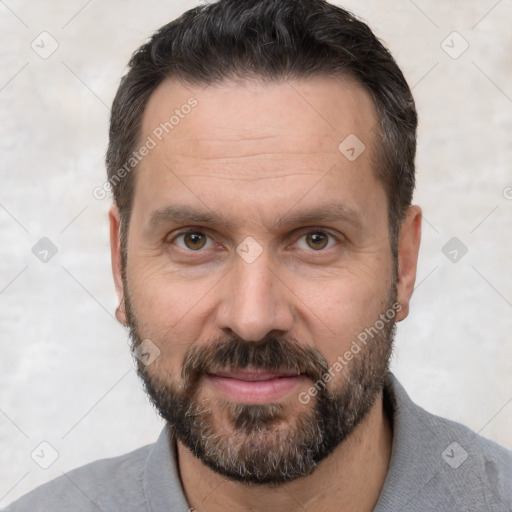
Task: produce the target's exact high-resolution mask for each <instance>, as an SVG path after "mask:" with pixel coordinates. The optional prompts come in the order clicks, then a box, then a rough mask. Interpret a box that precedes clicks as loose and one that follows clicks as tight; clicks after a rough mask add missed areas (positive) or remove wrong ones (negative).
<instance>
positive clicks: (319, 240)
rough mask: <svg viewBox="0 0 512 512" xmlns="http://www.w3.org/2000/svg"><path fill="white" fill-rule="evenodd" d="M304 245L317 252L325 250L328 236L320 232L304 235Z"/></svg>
mask: <svg viewBox="0 0 512 512" xmlns="http://www.w3.org/2000/svg"><path fill="white" fill-rule="evenodd" d="M306 243H307V244H308V246H309V247H310V248H311V249H314V250H316V251H319V250H321V249H325V248H326V247H327V244H328V243H329V235H327V233H322V232H321V231H314V232H311V233H308V234H307V235H306Z"/></svg>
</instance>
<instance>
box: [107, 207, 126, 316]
mask: <svg viewBox="0 0 512 512" xmlns="http://www.w3.org/2000/svg"><path fill="white" fill-rule="evenodd" d="M108 218H109V221H110V255H111V260H112V275H113V276H114V284H115V286H116V293H117V298H118V300H119V306H118V307H117V308H116V318H117V320H118V321H119V322H120V323H121V324H123V325H126V309H125V304H124V284H123V270H122V264H121V216H120V214H119V208H118V207H117V205H116V204H115V203H114V204H113V205H112V206H111V207H110V210H109V212H108Z"/></svg>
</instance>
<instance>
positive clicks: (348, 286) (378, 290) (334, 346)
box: [296, 272, 389, 364]
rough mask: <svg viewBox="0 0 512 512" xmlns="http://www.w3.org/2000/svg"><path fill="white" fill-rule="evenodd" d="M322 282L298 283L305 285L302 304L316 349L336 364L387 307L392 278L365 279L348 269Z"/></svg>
mask: <svg viewBox="0 0 512 512" xmlns="http://www.w3.org/2000/svg"><path fill="white" fill-rule="evenodd" d="M318 284H319V283H318V282H317V283H314V285H313V284H312V283H311V282H303V283H302V286H300V285H299V283H297V282H296V286H297V287H299V286H300V288H301V290H300V292H299V291H298V293H297V295H299V296H300V297H304V298H305V299H304V303H303V304H302V305H299V306H298V307H300V308H301V310H302V312H303V316H304V318H307V319H308V320H307V321H306V324H308V323H309V325H310V330H311V335H312V339H314V340H315V344H316V348H317V349H318V350H319V351H320V352H321V353H322V354H323V355H324V357H325V358H326V359H327V361H328V363H329V364H332V363H333V362H334V361H335V360H336V359H337V357H338V356H340V355H342V354H344V353H345V351H346V350H348V348H349V347H350V345H351V343H352V341H353V340H354V339H356V338H357V336H358V335H359V334H360V333H361V332H362V331H364V330H365V328H368V327H370V326H372V325H373V324H374V323H375V321H376V320H377V319H378V318H379V315H380V314H381V313H382V312H383V311H384V310H385V308H386V305H387V302H388V292H389V281H388V280H386V279H384V278H383V277H382V276H381V277H380V278H376V277H374V278H373V279H371V280H369V279H361V274H360V273H357V272H356V273H350V272H346V273H344V274H343V276H342V277H341V276H338V278H335V277H334V276H333V277H332V279H330V280H329V281H325V282H323V283H322V286H318Z"/></svg>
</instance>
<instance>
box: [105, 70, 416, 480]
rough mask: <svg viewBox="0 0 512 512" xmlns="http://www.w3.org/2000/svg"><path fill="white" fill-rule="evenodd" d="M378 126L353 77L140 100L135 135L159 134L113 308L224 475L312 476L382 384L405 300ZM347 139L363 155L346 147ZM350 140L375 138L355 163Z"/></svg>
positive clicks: (175, 91)
mask: <svg viewBox="0 0 512 512" xmlns="http://www.w3.org/2000/svg"><path fill="white" fill-rule="evenodd" d="M190 97H193V98H195V100H196V101H197V105H196V106H195V107H194V108H192V109H188V108H185V109H183V108H182V106H183V105H185V104H187V101H188V100H189V98H190ZM176 109H178V110H179V111H180V112H179V113H180V114H181V115H179V122H177V123H175V124H174V123H173V127H172V128H171V129H168V131H169V133H167V134H166V133H165V132H164V136H163V137H162V140H161V141H159V140H158V138H157V137H156V136H155V135H154V134H155V133H159V134H160V132H161V130H160V131H158V130H157V132H155V129H157V128H158V127H159V126H161V123H165V122H166V121H168V120H169V118H170V116H171V115H172V114H173V113H174V111H175V110H176ZM180 109H181V110H180ZM184 112H188V113H186V114H184ZM174 121H176V119H174ZM376 125H377V116H376V112H375V107H374V105H373V102H372V100H371V99H370V97H369V95H368V94H367V93H366V92H365V91H364V90H363V89H362V88H361V87H359V86H358V85H356V84H354V83H353V82H351V81H348V80H343V81H342V80H338V81H335V80H328V79H314V80H313V79H310V80H305V81H291V82H285V81H283V82H278V83H273V84H262V83H252V84H249V83H244V84H233V83H227V82H226V83H222V84H219V85H215V86H209V87H206V88H199V87H192V86H187V87H186V88H185V87H184V86H183V85H180V84H179V83H177V82H176V81H172V80H167V81H165V82H164V83H162V84H161V85H160V86H159V87H158V88H157V90H156V91H155V92H154V93H153V94H152V96H151V98H150V100H149V103H148V105H147V107H146V110H145V113H144V117H143V126H142V134H141V138H140V141H141V144H143V143H145V142H146V141H147V140H148V139H147V138H148V136H149V137H151V138H152V139H154V140H155V142H156V143H157V144H156V147H154V148H152V149H151V150H150V151H149V153H148V154H147V156H145V157H144V159H143V160H142V162H141V163H140V164H139V166H138V168H137V170H136V186H135V193H134V199H133V209H132V213H131V217H130V225H129V235H128V242H127V247H126V254H127V264H126V279H125V280H124V282H122V283H121V282H120V277H119V276H120V270H119V268H117V270H116V271H115V273H116V277H117V284H118V289H119V290H122V293H123V294H124V299H125V308H126V311H125V312H124V311H123V310H122V311H121V314H120V315H121V318H122V319H123V320H126V322H127V324H128V325H129V326H130V328H131V334H132V339H133V342H134V344H139V343H140V342H142V341H143V340H151V341H150V344H149V345H148V342H147V341H146V342H145V343H146V346H149V347H150V349H151V347H153V346H156V347H158V350H159V351H160V355H159V357H157V358H156V359H155V360H154V361H153V362H152V363H151V364H150V365H148V366H146V365H144V364H143V363H142V362H140V363H139V372H140V374H141V376H142V377H143V378H144V380H145V383H146V388H147V390H148V392H149V393H150V395H151V397H152V399H153V401H154V402H155V404H156V405H157V407H158V409H159V411H160V413H161V414H162V416H163V417H164V418H165V419H166V420H167V421H168V422H169V423H170V424H172V425H173V426H174V430H175V432H176V435H177V437H178V439H179V440H180V441H181V442H183V443H184V445H185V446H187V447H188V448H189V449H190V450H191V451H192V452H193V453H194V454H195V455H196V456H198V457H199V458H200V459H201V460H202V461H203V462H204V463H205V464H207V465H208V466H210V467H211V468H213V469H214V470H216V471H218V472H220V473H222V474H224V475H226V476H229V477H231V478H235V479H240V480H243V481H253V482H274V483H276V482H280V481H286V480H290V479H292V478H296V477H297V476H301V475H305V474H308V473H310V472H311V471H312V470H313V469H314V467H315V465H316V464H317V463H318V462H319V461H320V460H322V459H323V458H324V457H326V456H327V455H328V454H329V453H330V452H332V450H333V449H334V448H335V447H336V446H338V445H339V444H340V443H341V442H342V441H343V440H344V439H345V438H346V437H347V436H348V435H349V434H350V433H351V432H352V431H353V429H354V428H355V426H357V424H359V423H360V422H361V420H363V419H364V417H365V415H366V414H367V412H368V411H369V410H370V409H371V406H372V405H373V404H374V403H375V399H376V398H377V396H378V394H379V393H380V390H381V387H382V381H383V378H384V375H385V373H386V370H387V364H388V360H389V355H390V350H391V338H392V328H393V325H394V322H395V320H397V319H400V317H401V316H403V315H404V313H403V312H402V313H398V314H396V311H395V310H393V304H395V303H396V300H397V287H396V279H395V278H396V269H395V262H394V261H393V259H392V256H391V249H390V243H389V230H388V222H387V199H386V195H385V192H384V188H383V186H382V184H381V183H380V182H379V181H378V180H377V179H376V178H375V175H374V172H373V170H372V151H374V149H375V144H376V134H375V128H376ZM168 127H169V125H168ZM348 136H350V137H352V138H349V139H347V140H348V141H352V144H351V146H354V149H355V151H354V152H352V151H350V148H349V150H348V151H347V148H345V146H343V145H342V149H343V152H341V151H340V150H339V149H338V147H339V146H340V143H341V142H342V141H344V140H345V139H346V138H347V137H348ZM354 136H356V137H357V139H358V140H359V141H362V143H364V145H365V147H366V149H365V150H364V151H363V152H362V153H361V154H360V155H359V156H358V157H357V158H355V159H354V158H353V156H354V154H355V155H356V156H357V153H358V152H359V151H360V149H361V148H362V146H361V145H360V142H357V139H354ZM354 141H356V142H354ZM347 155H348V156H349V157H350V158H347ZM113 212H114V213H113V214H112V216H111V218H112V221H113V228H114V239H116V235H115V231H116V230H117V228H118V224H117V221H118V216H117V214H116V212H115V209H114V210H113ZM116 219H117V220H116ZM114 267H116V265H114ZM118 267H119V265H118ZM401 294H402V295H403V293H402V292H401V290H400V284H399V289H398V299H399V300H401ZM407 299H408V296H407V297H406V298H405V302H406V301H407ZM401 301H402V300H401ZM389 311H392V313H393V314H392V316H391V319H390V318H389V317H390V313H389ZM386 313H387V314H388V320H387V321H386V322H382V321H381V322H380V323H377V321H378V320H379V317H380V315H381V314H384V315H385V314H386ZM380 318H382V317H380ZM382 324H383V327H381V328H378V329H375V326H376V325H378V326H379V327H380V326H381V325H382ZM370 327H373V328H374V331H372V333H375V331H378V332H377V333H376V334H373V335H371V336H367V342H366V343H362V342H361V339H362V338H361V336H360V335H361V333H362V332H365V329H369V328H370ZM366 332H368V331H366ZM358 335H359V338H358ZM357 340H359V341H357ZM354 341H356V344H357V345H358V346H359V348H360V351H358V352H357V353H356V349H355V348H353V347H354ZM153 344H154V345H153ZM347 351H352V354H353V357H352V358H350V357H349V358H347V357H346V356H345V353H346V352H347ZM336 361H338V362H339V363H340V365H341V366H342V369H339V368H340V366H339V365H335V362H336ZM340 361H341V362H340ZM333 365H335V366H334V367H333ZM329 369H330V373H331V377H329V378H324V379H323V381H322V382H321V383H320V385H319V384H318V382H317V381H318V380H319V379H320V380H321V379H322V376H324V375H325V374H326V372H328V371H329ZM315 382H316V383H317V384H316V387H313V388H312V386H314V384H315ZM312 389H316V392H315V391H312Z"/></svg>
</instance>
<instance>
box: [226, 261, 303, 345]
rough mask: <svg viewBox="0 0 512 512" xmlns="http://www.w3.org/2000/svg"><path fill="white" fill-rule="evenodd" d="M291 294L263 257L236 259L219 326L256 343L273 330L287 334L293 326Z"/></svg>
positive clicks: (227, 280)
mask: <svg viewBox="0 0 512 512" xmlns="http://www.w3.org/2000/svg"><path fill="white" fill-rule="evenodd" d="M290 295H291V294H290V291H289V290H288V288H287V287H286V285H285V284H284V282H283V281H282V280H281V279H280V278H279V277H278V275H277V271H276V270H272V268H271V267H270V266H269V261H268V259H267V258H266V257H265V256H264V255H263V254H262V255H261V256H260V257H259V258H258V259H257V260H256V261H253V262H251V263H248V262H246V261H244V260H243V259H242V258H239V257H237V256H236V261H235V263H234V266H233V268H232V270H231V272H230V274H229V276H227V278H226V280H225V282H224V288H223V290H222V299H221V304H220V305H219V307H218V309H217V327H218V328H220V329H222V330H225V331H230V332H233V333H235V334H237V335H238V336H240V337H241V338H242V339H244V340H246V341H253V342H256V341H259V340H261V339H263V338H264V337H265V336H266V335H268V334H269V333H270V332H271V331H280V332H281V333H284V332H288V331H290V330H291V329H292V325H293V308H292V304H290V303H289V297H290Z"/></svg>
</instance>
